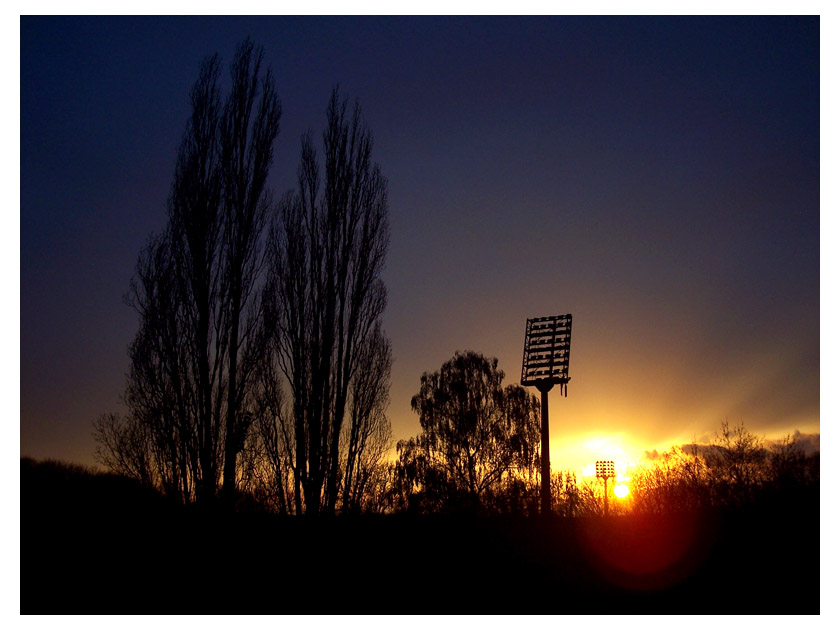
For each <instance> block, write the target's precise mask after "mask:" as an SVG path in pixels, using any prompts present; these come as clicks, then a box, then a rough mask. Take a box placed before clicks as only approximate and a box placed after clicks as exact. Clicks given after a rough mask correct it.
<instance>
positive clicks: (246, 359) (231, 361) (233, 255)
mask: <svg viewBox="0 0 840 630" xmlns="http://www.w3.org/2000/svg"><path fill="white" fill-rule="evenodd" d="M262 60H263V50H262V48H255V47H254V44H253V42H252V41H251V40H250V39H246V40H245V41H244V42H243V43H242V44H240V45H239V47H238V48H237V50H236V54H235V56H234V59H233V63H232V66H231V80H232V87H231V91H230V94H229V96H228V99H227V102H226V104H225V108H224V112H223V113H222V117H221V133H220V145H221V162H220V169H221V174H222V177H223V184H224V186H223V190H224V195H223V216H224V219H223V226H222V229H223V231H224V255H225V269H224V281H225V284H226V295H227V301H228V306H227V307H228V309H229V312H230V327H229V338H228V374H227V379H228V383H227V385H228V395H227V417H226V422H225V436H226V438H225V455H224V460H225V466H224V475H223V484H222V491H223V494H224V495H225V497H226V498H227V500H228V501H230V500H232V498H233V492H234V489H235V484H236V456H237V454H238V453H239V452H240V451H241V450H242V449H243V448H244V446H245V436H246V433H247V430H248V424H247V419H248V418H251V417H252V416H251V414H250V413H243V411H242V403H243V400H244V398H245V395H246V392H248V391H249V390H250V388H251V385H252V380H253V378H254V376H255V373H256V367H257V363H258V361H259V360H260V359H261V358H262V356H263V355H262V353H261V352H260V351H259V350H260V349H259V348H257V347H255V333H256V330H257V325H258V310H257V308H256V304H255V303H254V302H253V300H252V297H253V296H257V295H258V293H257V292H256V291H255V289H256V288H257V286H256V285H257V280H258V275H259V272H260V267H261V264H262V239H261V236H262V234H263V227H264V226H265V223H266V218H267V212H268V208H269V203H270V198H269V194H268V191H267V190H266V178H267V177H268V171H269V168H270V166H271V163H272V159H273V145H274V139H275V138H276V137H277V133H278V131H279V124H280V101H279V99H278V97H277V93H276V91H275V88H274V80H273V78H272V76H271V73H270V72H269V71H266V72H265V73H264V74H263V75H262V76H261V75H260V72H261V66H262ZM247 306H250V307H251V309H250V312H247V313H244V311H245V309H246V307H247ZM243 313H244V314H245V315H246V320H245V321H244V326H243V321H242V316H243Z"/></svg>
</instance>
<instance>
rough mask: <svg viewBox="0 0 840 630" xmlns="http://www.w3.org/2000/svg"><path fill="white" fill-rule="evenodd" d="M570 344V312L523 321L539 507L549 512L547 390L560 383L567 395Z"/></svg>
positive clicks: (525, 378)
mask: <svg viewBox="0 0 840 630" xmlns="http://www.w3.org/2000/svg"><path fill="white" fill-rule="evenodd" d="M571 344H572V316H571V314H568V315H555V316H553V317H535V318H533V319H529V320H528V321H527V323H526V324H525V350H524V352H523V355H522V380H521V383H522V385H523V387H524V386H527V385H534V386H535V387H536V388H537V389H538V390H540V416H541V425H540V511H541V512H542V513H543V514H548V513H549V512H551V460H550V459H549V451H548V392H549V390H551V388H552V387H554V386H555V385H560V391H561V393H563V395H568V383H569V349H570V348H571Z"/></svg>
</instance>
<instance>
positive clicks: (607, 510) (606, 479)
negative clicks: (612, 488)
mask: <svg viewBox="0 0 840 630" xmlns="http://www.w3.org/2000/svg"><path fill="white" fill-rule="evenodd" d="M609 480H610V478H609V477H604V516H608V515H609V513H610V505H609V498H608V496H607V482H609Z"/></svg>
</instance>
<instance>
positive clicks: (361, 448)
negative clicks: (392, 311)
mask: <svg viewBox="0 0 840 630" xmlns="http://www.w3.org/2000/svg"><path fill="white" fill-rule="evenodd" d="M391 364H392V357H391V344H390V342H389V341H388V339H386V338H385V336H384V335H383V334H382V332H381V331H380V329H379V327H378V326H377V327H376V328H375V329H374V331H373V333H372V335H371V339H370V342H369V343H368V344H367V345H366V346H365V347H364V348H362V349H361V352H360V355H359V360H358V364H357V366H356V369H355V371H354V374H353V376H352V378H351V381H350V395H349V402H348V405H347V407H348V411H349V418H348V422H347V423H346V424H345V426H344V429H343V432H344V436H343V438H344V439H343V442H344V444H343V448H342V452H346V453H347V455H346V458H344V483H343V494H342V510H344V511H348V512H361V511H362V510H363V507H364V506H363V501H364V500H365V497H366V496H367V495H369V494H370V491H371V490H372V489H373V487H374V485H375V483H376V482H377V476H380V475H381V474H382V472H383V470H382V466H383V465H384V463H385V459H386V456H387V453H388V450H389V449H390V448H391V446H392V441H391V423H390V422H389V421H388V419H387V417H386V416H385V409H386V408H387V406H388V390H389V385H390V380H391Z"/></svg>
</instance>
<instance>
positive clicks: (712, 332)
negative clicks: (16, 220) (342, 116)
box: [20, 17, 820, 467]
mask: <svg viewBox="0 0 840 630" xmlns="http://www.w3.org/2000/svg"><path fill="white" fill-rule="evenodd" d="M20 34H21V49H20V62H21V64H20V66H21V70H20V108H21V115H20V125H21V130H20V150H21V154H20V169H21V178H20V195H21V207H20V249H21V254H20V282H21V294H20V316H21V324H20V334H21V346H20V351H21V358H20V376H21V387H20V402H21V405H20V429H21V430H20V440H21V443H20V451H21V454H22V455H24V454H25V455H32V456H35V457H57V458H62V459H68V460H72V461H77V462H81V463H91V462H92V452H93V441H92V438H91V436H90V432H91V422H92V421H93V420H94V419H95V418H96V417H97V416H98V415H99V414H101V413H103V412H107V411H120V410H122V407H121V403H120V393H121V391H122V389H123V386H124V379H125V373H126V372H127V370H128V358H127V354H126V348H127V346H128V344H129V342H130V341H131V339H132V337H133V334H134V332H135V329H136V324H137V322H136V317H135V314H134V313H133V311H132V310H131V309H130V308H129V307H127V306H125V305H124V303H123V301H122V296H123V295H124V294H125V292H126V291H127V289H128V284H129V281H130V279H131V276H132V273H133V270H134V265H135V262H136V259H137V255H138V253H139V251H140V249H141V247H142V246H143V244H144V242H145V241H146V239H147V238H148V236H149V235H150V234H151V233H152V232H156V231H159V230H161V229H162V228H163V226H164V225H165V222H166V212H165V202H166V197H167V194H168V191H169V186H170V182H171V176H172V172H173V167H174V159H175V152H176V150H177V146H178V143H179V140H180V137H181V133H182V131H183V127H184V123H185V121H186V118H187V115H188V112H189V104H188V93H189V89H190V86H191V85H192V83H193V81H194V80H195V78H196V76H197V70H198V67H199V64H200V62H201V59H202V58H203V57H204V56H205V55H207V54H209V53H212V52H219V53H220V54H221V56H222V58H223V60H224V61H225V62H227V61H228V60H229V59H230V58H231V56H232V54H233V50H234V48H235V45H236V43H237V42H239V41H240V40H241V39H243V38H244V37H245V36H247V35H250V36H251V37H253V38H254V39H255V41H256V42H257V43H258V44H261V45H262V46H264V47H265V50H266V58H267V61H268V62H269V63H270V64H271V66H272V68H273V70H274V74H275V78H276V81H277V85H278V89H279V93H280V97H281V100H282V105H283V117H282V119H281V131H280V138H279V140H278V143H277V146H276V156H277V159H276V162H275V168H274V171H273V173H272V176H271V186H272V188H273V189H274V190H275V192H276V193H280V192H282V191H284V190H286V189H287V188H289V187H291V186H292V184H293V181H294V177H295V168H296V164H297V160H298V147H299V138H300V135H301V134H302V133H303V132H304V131H306V130H307V129H312V130H313V132H315V133H316V134H319V133H320V130H321V128H322V126H323V121H324V109H325V106H326V102H327V98H328V96H329V93H330V90H331V87H332V86H333V85H334V84H336V83H338V84H340V86H341V88H342V90H343V91H344V92H345V93H346V94H348V95H349V96H350V97H351V98H358V99H359V101H360V103H361V105H362V108H363V111H364V113H365V117H366V119H367V122H368V124H369V126H370V127H371V129H372V131H373V134H374V138H375V143H376V144H375V148H374V156H375V159H376V160H377V161H378V162H379V163H380V165H381V167H382V169H383V171H384V173H385V175H386V176H387V177H388V179H389V182H390V187H389V193H390V220H391V248H390V252H389V257H388V268H387V271H386V273H385V281H386V284H387V286H388V290H389V305H388V309H387V311H386V316H385V326H386V332H387V333H388V334H389V336H390V337H391V339H392V342H393V346H394V358H395V363H394V370H393V384H392V391H391V397H392V401H391V407H390V412H389V415H390V416H391V419H392V422H393V425H394V433H395V437H396V438H398V439H399V438H405V437H409V436H411V435H414V434H416V433H417V432H418V431H419V423H418V422H417V419H416V416H414V415H413V414H412V413H411V410H410V406H409V400H410V398H411V396H412V395H413V394H414V393H416V392H417V390H418V388H419V378H420V374H421V373H422V372H423V371H432V370H436V369H438V368H439V367H440V365H441V364H442V363H443V362H444V361H446V360H447V359H448V358H449V357H451V356H452V354H453V353H454V352H455V351H456V350H466V349H473V350H477V351H480V352H483V353H485V354H488V355H493V356H498V357H499V359H500V365H501V367H502V368H503V369H504V370H505V371H506V372H507V375H508V380H509V381H517V382H518V380H519V370H520V368H521V353H522V337H523V333H524V328H525V320H526V318H528V317H535V316H541V315H552V314H559V313H566V312H571V313H572V314H573V315H574V329H573V338H572V351H571V367H570V375H571V377H572V382H571V383H570V385H569V397H568V398H565V399H561V398H560V397H559V395H557V394H552V396H551V416H552V420H551V422H552V431H551V440H552V450H551V452H552V463H553V466H555V467H571V466H577V465H578V461H577V459H576V458H577V457H579V456H582V455H581V453H584V451H585V455H586V457H589V455H590V451H591V452H592V453H601V452H603V453H604V454H611V455H614V456H616V457H618V456H620V455H621V453H624V454H626V455H627V456H628V457H631V456H632V455H633V453H635V452H637V451H638V450H639V449H648V448H661V447H662V446H663V445H667V444H671V443H679V442H681V441H688V440H691V439H692V438H693V437H696V438H698V439H703V438H705V437H707V436H708V435H710V434H711V433H713V432H714V430H715V429H716V428H718V427H719V425H720V422H721V421H723V420H729V421H730V422H736V423H737V422H741V421H743V422H744V423H745V424H746V425H747V427H748V428H750V429H751V430H754V431H755V432H757V433H759V434H766V435H767V436H768V437H776V436H778V435H780V434H782V433H786V432H792V431H793V430H794V429H799V430H801V431H803V432H806V433H817V432H819V429H820V407H819V403H820V398H819V394H820V391H819V357H820V333H819V322H820V316H819V306H820V301H819V280H820V267H819V254H820V250H819V229H820V179H819V166H820V153H819V149H820V127H819V124H820V118H819V114H820V77H819V70H820V59H819V43H820V42H819V19H818V18H801V17H800V18H762V17H745V18H739V17H724V18H695V17H677V18H664V17H660V18H650V17H638V18H633V17H618V18H604V17H595V18H584V17H533V18H526V17H521V18H509V17H504V18H501V17H480V18H411V17H402V18H365V17H358V18H301V17H263V18H235V17H234V18H230V17H225V18H210V17H201V18H178V17H174V18H125V17H114V18H88V17H76V18H41V17H34V18H33V17H22V18H21V31H20ZM587 445H588V446H587ZM599 445H600V446H599ZM587 449H589V450H587ZM598 449H601V450H598ZM610 449H613V451H614V452H611V451H610ZM619 451H620V452H621V453H619ZM631 451H632V452H631ZM616 453H618V455H616Z"/></svg>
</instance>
